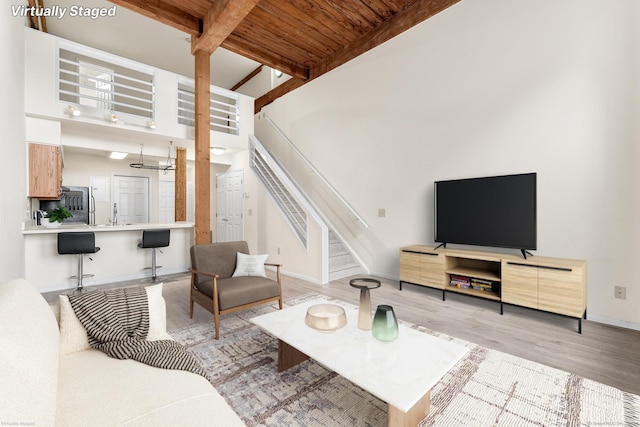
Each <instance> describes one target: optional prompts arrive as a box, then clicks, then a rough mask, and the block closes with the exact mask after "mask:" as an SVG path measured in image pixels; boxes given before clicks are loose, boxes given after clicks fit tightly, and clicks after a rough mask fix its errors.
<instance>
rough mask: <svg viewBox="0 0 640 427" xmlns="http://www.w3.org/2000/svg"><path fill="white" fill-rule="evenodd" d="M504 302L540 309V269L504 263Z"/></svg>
mask: <svg viewBox="0 0 640 427" xmlns="http://www.w3.org/2000/svg"><path fill="white" fill-rule="evenodd" d="M501 294H502V301H503V302H506V303H508V304H515V305H521V306H523V307H530V308H538V306H539V304H538V268H537V266H536V265H535V264H524V263H522V264H521V263H514V262H509V261H503V262H502V288H501Z"/></svg>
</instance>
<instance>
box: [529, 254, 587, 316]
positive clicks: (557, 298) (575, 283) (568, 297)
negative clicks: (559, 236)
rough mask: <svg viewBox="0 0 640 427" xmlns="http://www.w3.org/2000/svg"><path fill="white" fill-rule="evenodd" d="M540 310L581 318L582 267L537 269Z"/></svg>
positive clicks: (583, 291) (582, 311)
mask: <svg viewBox="0 0 640 427" xmlns="http://www.w3.org/2000/svg"><path fill="white" fill-rule="evenodd" d="M538 284H539V297H538V301H539V308H540V310H546V311H551V312H553V313H559V314H564V315H567V316H572V317H582V315H583V313H584V310H585V308H586V296H585V287H584V280H583V268H582V267H573V266H572V267H568V268H558V267H548V268H546V267H545V266H540V268H539V269H538Z"/></svg>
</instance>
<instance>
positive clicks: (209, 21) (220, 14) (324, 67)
mask: <svg viewBox="0 0 640 427" xmlns="http://www.w3.org/2000/svg"><path fill="white" fill-rule="evenodd" d="M110 1H111V2H112V3H115V4H117V5H120V6H123V7H126V8H128V9H131V10H133V11H136V12H138V13H140V14H142V15H144V16H147V17H149V18H151V19H154V20H156V21H159V22H162V23H164V24H166V25H170V26H172V27H173V28H176V29H178V30H180V31H184V32H185V33H187V34H189V35H191V36H192V39H191V40H192V52H195V51H196V50H203V51H205V52H208V53H212V52H213V51H214V50H215V49H216V48H217V47H219V46H222V47H224V48H225V49H228V50H230V51H232V52H235V53H237V54H239V55H242V56H245V57H247V58H250V59H252V60H254V61H256V62H258V63H260V64H263V65H266V66H269V67H271V68H274V69H277V70H280V71H282V72H284V73H286V74H288V75H290V76H292V78H291V79H289V80H288V81H287V82H285V83H283V84H282V85H280V86H279V87H277V88H275V89H273V90H272V91H271V92H269V93H267V94H265V95H264V96H262V97H260V98H258V99H257V100H256V105H255V108H256V111H259V110H260V109H261V108H262V107H263V106H264V105H266V104H268V103H270V102H273V100H275V99H277V98H278V97H280V96H282V95H284V94H285V93H287V92H289V91H291V90H293V89H295V88H298V87H300V86H302V85H303V84H305V83H307V82H309V81H311V80H313V79H316V78H318V77H319V76H322V75H323V74H325V73H327V72H328V71H330V70H333V69H335V68H336V67H338V66H340V65H342V64H344V63H345V62H347V61H349V60H351V59H353V58H355V57H357V56H359V55H361V54H363V53H364V52H366V51H368V50H370V49H372V48H374V47H376V46H378V45H379V44H381V43H384V42H385V41H387V40H389V39H391V38H392V37H395V36H396V35H398V34H401V33H402V32H404V31H406V30H408V29H409V28H411V27H412V26H414V25H416V24H419V23H420V22H422V21H424V20H425V19H428V18H430V17H432V16H433V15H435V14H437V13H439V12H441V11H442V10H445V9H447V8H448V7H451V6H452V5H454V4H456V3H458V2H459V1H460V0H342V1H339V0H335V1H327V0H153V1H152V0H110Z"/></svg>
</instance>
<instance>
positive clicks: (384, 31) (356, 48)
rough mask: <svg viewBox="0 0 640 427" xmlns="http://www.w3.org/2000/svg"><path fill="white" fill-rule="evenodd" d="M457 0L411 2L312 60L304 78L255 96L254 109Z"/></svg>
mask: <svg viewBox="0 0 640 427" xmlns="http://www.w3.org/2000/svg"><path fill="white" fill-rule="evenodd" d="M459 1H460V0H419V1H417V2H415V3H414V4H413V5H411V6H409V7H408V8H406V9H405V10H403V11H402V12H400V13H398V14H397V15H395V16H394V17H393V18H391V19H389V20H388V21H387V22H385V23H384V24H382V25H380V26H378V27H377V28H376V29H374V30H373V31H370V32H369V33H367V34H365V35H363V36H362V37H360V38H359V39H357V40H354V41H353V42H351V43H349V44H347V45H345V46H343V47H342V48H340V49H339V50H337V51H336V53H334V54H333V55H332V56H330V57H329V58H327V59H325V60H323V61H320V62H319V63H317V64H314V65H313V66H312V67H311V68H310V69H309V75H308V78H306V79H304V80H300V79H293V78H292V79H289V80H288V81H286V82H285V83H283V84H282V85H280V86H278V87H276V88H274V89H272V90H271V91H269V92H267V93H266V94H264V95H262V96H261V97H259V98H257V99H256V100H255V103H254V111H255V113H256V114H257V113H258V112H259V111H260V110H261V109H262V107H264V106H265V105H267V104H269V103H271V102H273V101H275V100H276V99H277V98H279V97H281V96H283V95H285V94H287V93H288V92H290V91H292V90H294V89H297V88H299V87H300V86H302V85H304V84H306V83H308V82H310V81H311V80H313V79H316V78H318V77H320V76H322V75H323V74H326V73H327V72H329V71H331V70H333V69H334V68H337V67H339V66H340V65H342V64H344V63H346V62H348V61H350V60H352V59H354V58H356V57H358V56H360V55H362V54H363V53H365V52H367V51H368V50H371V49H373V48H374V47H376V46H378V45H380V44H382V43H384V42H386V41H388V40H390V39H391V38H393V37H395V36H397V35H398V34H401V33H403V32H404V31H406V30H408V29H409V28H411V27H413V26H415V25H417V24H419V23H421V22H423V21H425V20H426V19H428V18H430V17H432V16H434V15H436V14H437V13H439V12H442V11H443V10H445V9H447V8H449V7H451V6H453V5H454V4H456V3H458V2H459Z"/></svg>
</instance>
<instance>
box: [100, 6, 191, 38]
mask: <svg viewBox="0 0 640 427" xmlns="http://www.w3.org/2000/svg"><path fill="white" fill-rule="evenodd" d="M109 1H110V2H111V3H113V4H116V5H118V6H122V7H124V8H125V9H129V10H131V11H133V12H136V13H139V14H140V15H144V16H146V17H147V18H151V19H153V20H154V21H158V22H161V23H163V24H165V25H168V26H170V27H172V28H175V29H177V30H180V31H183V32H185V33H187V34H190V35H192V36H197V35H198V34H200V20H199V19H198V18H196V17H195V16H193V15H190V14H188V13H186V12H184V11H182V10H180V9H178V8H177V7H174V6H171V5H168V4H166V3H164V2H161V1H148V0H109Z"/></svg>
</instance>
